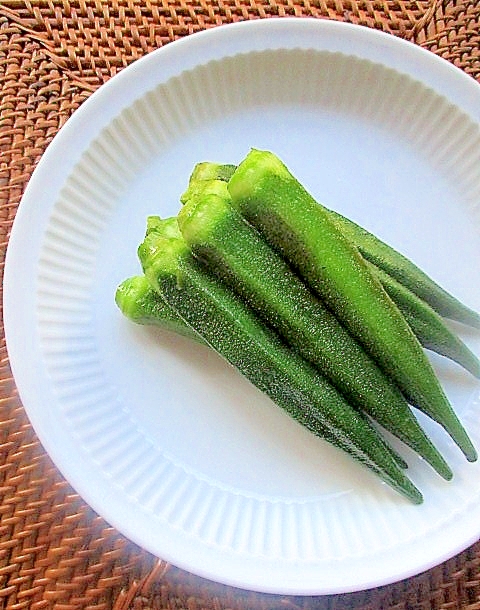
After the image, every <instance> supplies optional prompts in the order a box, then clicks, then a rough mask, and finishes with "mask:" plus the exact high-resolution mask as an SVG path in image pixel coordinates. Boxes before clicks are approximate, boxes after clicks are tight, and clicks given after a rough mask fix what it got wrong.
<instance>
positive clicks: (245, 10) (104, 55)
mask: <svg viewBox="0 0 480 610" xmlns="http://www.w3.org/2000/svg"><path fill="white" fill-rule="evenodd" d="M284 16H296V17H316V18H328V19H336V20H341V21H349V22H352V23H356V24H361V25H365V26H368V27H371V28H376V29H380V30H383V31H385V32H388V33H390V34H392V35H395V36H399V37H402V38H404V39H407V40H410V41H413V42H415V43H417V44H419V45H421V46H423V47H425V48H427V49H429V50H430V51H432V52H434V53H436V54H438V55H440V56H441V57H443V58H445V59H447V60H448V61H451V62H452V63H454V64H455V65H456V66H458V67H459V68H461V69H462V70H464V71H465V72H466V73H468V74H469V75H470V76H471V77H473V78H475V79H477V80H478V81H479V82H480V3H479V1H478V0H418V1H409V0H303V1H302V0H298V1H296V0H270V1H269V2H264V1H261V0H259V1H257V0H212V1H208V0H178V1H170V0H119V1H117V0H4V1H3V2H0V87H1V96H0V146H1V157H0V162H1V166H0V240H1V245H2V248H1V253H2V254H1V259H0V260H1V272H2V273H3V261H4V255H5V249H6V245H7V242H8V235H9V231H10V228H11V225H12V222H13V219H14V216H15V212H16V209H17V206H18V204H19V202H20V199H21V196H22V194H23V191H24V189H25V186H26V184H27V182H28V180H29V178H30V176H31V174H32V172H33V170H34V168H35V166H36V164H37V163H38V161H39V159H40V157H41V156H42V154H43V152H44V151H45V149H46V147H47V145H48V144H49V142H50V141H51V140H52V138H53V137H54V136H55V134H56V133H57V132H58V130H59V129H60V127H61V126H62V125H63V124H64V123H65V121H66V120H67V119H68V118H69V117H70V116H71V115H72V113H73V112H74V111H75V110H76V109H77V108H78V107H79V106H80V105H81V104H82V102H84V101H85V100H86V99H87V98H88V96H89V95H90V94H91V93H92V92H93V91H94V90H96V89H97V88H98V87H99V86H100V85H102V84H103V83H104V82H106V81H107V80H108V79H109V78H111V77H112V76H114V75H115V74H116V73H117V72H118V71H120V70H121V69H122V68H124V67H125V66H127V65H129V64H130V63H132V62H133V61H135V60H136V59H138V58H140V57H141V56H143V55H145V54H146V53H148V52H150V51H152V50H154V49H156V48H158V47H161V46H162V45H165V44H168V43H169V42H171V41H173V40H175V39H178V38H181V37H184V36H187V35H189V34H191V33H193V32H196V31H199V30H203V29H206V28H211V27H216V26H218V25H220V24H223V23H230V22H234V21H241V20H247V19H263V18H269V17H284ZM0 342H1V343H0V355H1V360H0V608H8V609H11V610H19V609H21V608H29V609H31V610H40V609H50V608H56V609H58V610H74V609H75V610H80V609H82V610H90V609H91V610H93V609H95V610H100V609H102V610H103V609H105V610H106V609H113V610H127V609H132V610H133V609H135V610H147V609H159V608H162V609H172V610H173V609H175V610H177V609H188V610H200V609H208V610H222V609H227V608H229V609H230V608H231V609H236V610H244V609H245V610H246V609H252V610H254V609H277V608H278V609H282V610H288V609H289V608H291V609H292V610H293V609H297V608H298V609H303V610H313V609H323V608H325V609H327V608H328V609H332V610H333V609H339V610H340V609H346V608H358V609H364V610H367V609H368V610H377V609H387V608H391V609H396V610H423V609H425V610H427V609H434V610H437V609H438V610H440V609H442V610H454V609H460V608H462V609H466V610H480V543H477V544H475V545H473V546H472V547H471V548H469V549H467V550H465V551H464V552H462V553H460V554H459V555H458V556H456V557H454V558H452V559H451V560H449V561H446V562H445V563H443V564H442V565H440V566H438V567H436V568H434V569H432V570H430V571H428V572H426V573H424V574H421V575H419V576H416V577H414V578H410V579H407V580H405V581H402V582H399V583H396V584H393V585H389V586H385V587H380V588H377V589H372V590H369V591H365V592H360V593H352V594H347V595H337V596H326V597H285V596H273V595H266V594H258V593H253V592H248V591H241V590H237V589H234V588H232V587H227V586H224V585H219V584H216V583H212V582H209V581H206V580H203V579H201V578H198V577H195V576H192V575H190V574H188V573H186V572H183V571H182V570H179V569H177V568H175V567H173V566H171V565H168V564H166V563H165V562H164V561H162V560H161V559H158V558H155V557H153V556H151V555H150V554H148V553H147V552H145V551H143V550H142V549H140V548H138V547H137V546H135V545H134V544H133V543H131V542H129V541H128V540H126V539H125V538H124V537H123V536H122V535H121V534H120V533H119V532H117V531H116V530H114V529H113V528H112V527H110V526H109V525H108V524H107V523H105V521H104V520H103V519H102V518H101V517H99V516H98V515H96V514H95V513H94V512H93V511H92V510H91V509H90V508H89V507H88V506H87V505H86V504H85V503H84V502H83V501H82V499H81V498H80V497H79V496H78V495H77V494H76V493H75V492H74V491H73V490H72V488H71V487H70V486H69V484H68V483H67V482H66V481H65V480H64V479H63V478H62V476H61V475H60V474H59V472H58V471H57V469H56V468H55V466H54V465H53V464H52V462H51V460H50V458H49V457H48V455H47V454H46V453H45V451H44V450H43V448H42V446H41V445H40V443H39V441H38V439H37V437H36V435H35V433H34V431H33V430H32V428H31V426H30V423H29V421H28V419H27V417H26V415H25V412H24V410H23V407H22V405H21V403H20V400H19V398H18V395H17V393H16V388H15V384H14V381H13V379H12V374H11V371H10V368H9V363H8V357H7V353H6V347H5V339H4V335H3V326H2V334H1V337H0Z"/></svg>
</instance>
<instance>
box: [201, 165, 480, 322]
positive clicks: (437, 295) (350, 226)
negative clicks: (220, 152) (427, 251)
mask: <svg viewBox="0 0 480 610" xmlns="http://www.w3.org/2000/svg"><path fill="white" fill-rule="evenodd" d="M236 168H237V166H236V165H233V164H225V165H221V164H220V163H209V162H202V163H198V164H197V165H196V166H195V168H194V170H193V172H192V175H191V179H190V182H191V183H195V182H198V181H201V180H213V179H217V180H226V181H227V182H228V181H229V180H230V178H231V177H232V176H233V174H234V172H235V170H236ZM325 209H326V211H327V212H328V213H329V214H330V215H331V217H332V219H333V220H334V221H335V222H337V223H338V225H339V227H340V229H341V230H342V233H343V234H344V235H345V236H346V237H347V238H348V239H350V240H351V241H352V243H354V244H355V245H356V247H357V248H358V249H359V251H360V253H361V254H362V255H363V257H364V258H365V259H366V260H368V261H369V262H371V263H373V264H374V265H375V267H376V268H378V269H380V270H381V271H383V272H385V273H387V274H388V275H389V276H390V277H392V278H393V279H395V280H396V281H397V282H399V283H400V284H402V285H403V286H405V287H406V288H408V289H409V290H410V291H411V292H413V294H415V295H416V296H417V297H418V298H420V299H422V300H423V301H425V302H426V303H427V304H428V305H430V307H431V308H432V309H434V311H436V312H437V313H438V314H439V315H440V316H442V317H444V318H449V319H451V320H455V321H456V322H462V323H463V324H466V325H468V326H472V327H473V328H480V314H479V313H478V312H476V311H474V310H472V309H471V308H470V307H467V306H466V305H465V304H464V303H462V302H461V301H459V300H458V299H457V298H456V297H455V296H453V295H452V294H450V293H449V292H448V291H446V290H445V289H444V288H443V287H442V286H440V285H439V284H438V283H437V282H435V280H433V279H432V278H431V277H430V276H428V275H427V274H426V273H425V272H424V271H423V270H422V269H420V268H419V267H418V266H417V265H415V263H413V262H412V261H411V260H409V259H408V258H407V257H405V256H404V255H403V254H401V253H400V252H398V251H397V250H395V249H394V248H392V247H391V246H389V245H388V244H386V243H385V242H383V241H382V240H380V239H379V238H378V237H376V236H375V235H373V234H372V233H370V232H369V231H367V230H366V229H364V228H363V227H361V226H360V225H358V224H357V223H355V222H354V221H352V220H350V219H349V218H346V217H345V216H343V215H342V214H340V213H339V212H336V211H334V210H331V209H328V208H325Z"/></svg>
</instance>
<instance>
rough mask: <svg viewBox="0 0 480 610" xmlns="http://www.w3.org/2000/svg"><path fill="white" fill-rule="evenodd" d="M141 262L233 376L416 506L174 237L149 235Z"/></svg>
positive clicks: (405, 482) (343, 414) (408, 487)
mask: <svg viewBox="0 0 480 610" xmlns="http://www.w3.org/2000/svg"><path fill="white" fill-rule="evenodd" d="M138 252H139V258H140V261H141V263H142V267H143V269H144V273H145V275H146V277H147V278H148V280H149V281H150V283H151V285H152V287H153V288H154V289H155V290H156V291H157V292H158V293H159V294H160V295H161V296H162V298H163V299H164V300H165V301H166V302H167V303H169V304H170V306H171V307H172V308H173V309H174V310H175V311H176V312H177V313H178V315H179V316H180V317H181V318H182V320H183V321H184V322H185V323H186V324H187V325H189V326H190V327H191V328H193V329H194V331H195V332H197V333H198V334H199V335H200V336H201V337H202V338H203V340H204V341H205V342H206V343H207V344H208V345H210V347H212V348H213V349H214V350H216V351H217V353H219V354H220V355H221V356H222V357H223V358H224V359H225V360H226V361H227V362H229V363H230V364H231V365H232V366H233V367H234V368H235V369H236V370H238V371H239V372H240V373H241V374H243V375H244V376H245V377H246V378H247V379H249V380H250V382H251V383H253V384H254V385H255V386H256V387H257V388H258V389H259V390H261V391H262V392H265V393H266V394H267V395H268V396H269V397H270V398H271V399H272V400H273V401H274V402H275V403H276V404H277V405H279V406H280V407H281V408H283V409H284V410H285V411H286V412H287V413H288V414H289V415H290V416H291V417H293V418H294V419H295V420H297V421H298V422H299V423H300V424H302V425H304V426H306V427H307V428H308V429H310V430H311V431H314V430H316V429H317V427H318V424H320V427H321V429H326V430H327V431H328V435H329V437H328V440H330V439H332V440H334V443H335V444H336V446H337V447H340V448H342V449H343V450H344V451H347V452H348V453H349V455H351V456H352V457H354V458H355V459H356V460H357V461H359V462H361V463H362V464H364V465H365V466H367V467H368V468H369V469H370V470H371V471H373V472H375V473H376V474H377V475H378V476H379V477H381V479H382V480H383V481H385V482H387V483H388V484H389V485H391V486H392V487H393V488H394V489H395V490H397V491H398V492H400V493H402V494H403V495H404V496H406V497H407V498H408V499H410V500H411V501H412V502H414V503H417V504H418V503H420V502H422V495H421V493H420V491H419V490H418V489H417V488H416V487H415V485H414V484H413V483H412V482H411V481H410V479H409V478H408V477H407V476H406V475H405V474H404V472H402V470H401V469H400V468H399V466H398V464H397V463H396V461H395V459H394V457H393V456H392V454H391V452H390V451H389V450H388V448H387V447H386V445H385V442H384V441H383V440H382V439H381V438H380V436H379V434H378V433H377V431H376V430H375V429H374V428H373V426H372V425H370V424H369V423H368V421H367V420H366V419H365V418H363V417H362V416H361V415H360V414H359V413H357V412H356V411H355V409H353V408H352V407H350V406H349V405H348V404H347V403H346V401H345V400H344V398H343V397H342V396H341V394H340V393H338V392H337V391H336V390H335V389H334V388H333V387H332V386H331V385H330V384H329V383H328V382H327V381H326V380H325V379H324V378H323V377H322V376H321V375H320V374H319V373H318V372H317V371H316V370H315V369H314V368H313V367H311V365H309V364H308V363H307V362H306V361H305V360H304V359H302V358H301V357H300V356H298V355H297V354H296V353H295V352H294V351H293V350H290V349H288V348H287V347H286V346H285V345H284V344H283V343H282V342H281V341H280V340H279V339H278V337H277V335H275V334H274V333H273V332H272V331H270V330H269V329H268V328H267V327H266V326H265V325H263V324H261V323H260V321H259V320H258V318H257V317H256V316H255V315H254V314H253V312H252V311H251V310H250V309H249V308H248V307H247V306H246V305H245V304H244V303H243V302H242V301H241V300H240V299H238V298H236V297H235V295H234V294H233V292H231V291H230V290H228V289H226V288H225V286H224V285H223V284H222V283H221V282H219V281H218V280H216V279H215V278H213V277H212V276H211V275H210V274H208V273H206V271H205V269H204V268H203V267H202V266H201V265H200V264H199V263H198V261H196V260H195V259H194V258H193V257H192V256H191V253H190V250H189V248H188V246H187V245H186V243H185V242H184V241H183V240H182V239H181V238H180V237H177V238H174V237H168V238H165V237H162V236H161V234H159V233H158V232H156V231H151V232H150V233H149V234H148V235H147V236H146V237H145V240H144V241H143V243H142V244H141V245H140V247H139V251H138Z"/></svg>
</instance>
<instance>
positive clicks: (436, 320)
mask: <svg viewBox="0 0 480 610" xmlns="http://www.w3.org/2000/svg"><path fill="white" fill-rule="evenodd" d="M235 170H236V166H235V165H220V164H219V163H209V162H203V163H198V164H197V165H196V166H195V168H194V170H193V172H192V175H191V177H190V182H189V187H188V189H187V191H186V192H185V193H184V195H183V196H182V197H181V200H182V202H183V203H185V201H187V200H188V198H189V197H191V196H192V195H193V194H194V193H195V192H198V190H199V189H200V190H201V188H202V183H204V181H206V180H215V179H217V180H224V181H226V182H228V181H229V179H230V178H231V177H232V175H233V174H234V172H235ZM331 214H332V215H333V216H334V219H335V220H336V221H337V222H338V223H339V227H340V229H341V230H342V232H343V233H344V234H346V235H347V237H348V238H349V239H352V240H355V236H356V233H355V231H358V232H360V243H364V242H365V241H366V240H365V238H364V237H363V236H364V233H365V231H364V229H362V228H361V227H359V226H358V225H355V223H352V222H351V221H349V220H348V219H346V218H344V217H343V216H341V215H340V214H337V213H336V212H333V211H331ZM342 222H343V223H344V224H342ZM344 229H345V230H344ZM372 238H373V239H375V238H374V237H373V236H372ZM353 243H355V245H357V244H356V242H355V241H353ZM385 247H387V246H385ZM366 260H367V259H366ZM403 260H404V259H403ZM367 262H368V264H369V267H370V270H371V272H372V273H373V274H374V275H375V276H376V277H377V278H378V279H379V280H380V281H381V283H382V285H383V287H384V289H385V290H386V292H387V294H388V295H389V297H390V298H391V299H392V301H393V302H394V303H395V304H396V305H397V307H398V308H399V309H400V311H401V312H402V314H403V315H404V317H405V319H406V320H407V322H408V324H409V326H410V328H411V329H412V330H413V332H414V333H415V335H416V337H417V338H418V340H419V341H420V343H421V344H422V345H423V347H425V348H426V349H429V350H431V351H434V352H436V353H438V354H441V355H442V356H446V357H447V358H450V359H451V360H453V361H455V362H457V363H458V364H460V365H461V366H463V367H464V368H465V369H466V370H467V371H469V372H470V373H472V375H474V376H475V377H479V376H480V363H479V361H478V358H477V357H476V356H475V355H474V354H473V353H472V352H471V351H470V350H469V349H468V347H467V346H466V345H465V344H464V343H463V341H461V339H460V338H459V337H458V336H457V335H456V334H455V333H454V332H453V331H452V330H451V329H450V328H449V327H448V326H447V324H446V323H445V322H444V320H443V319H442V316H441V315H440V314H439V313H437V311H435V310H434V309H433V308H432V307H431V306H430V305H429V304H428V303H427V302H426V301H424V300H423V299H421V298H420V297H419V296H418V295H417V294H415V293H414V292H412V291H411V290H410V289H409V288H407V287H406V286H404V285H403V284H402V283H400V282H399V281H398V280H397V279H395V277H393V276H392V275H389V274H388V273H387V272H385V271H384V270H383V269H382V268H380V267H377V266H376V265H374V264H373V263H370V262H369V261H367ZM403 266H405V264H403ZM410 267H411V266H410ZM397 275H398V273H397ZM431 282H433V280H430V283H431ZM451 298H452V299H453V297H451ZM450 301H451V300H450ZM457 303H458V301H457ZM459 308H460V309H459ZM457 310H458V311H460V310H461V311H464V312H465V311H466V310H467V311H469V312H470V313H471V310H468V309H466V308H465V307H464V306H463V305H461V303H458V306H457Z"/></svg>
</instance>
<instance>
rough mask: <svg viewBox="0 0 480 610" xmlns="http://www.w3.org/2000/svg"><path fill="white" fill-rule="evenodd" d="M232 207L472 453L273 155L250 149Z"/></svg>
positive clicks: (398, 329)
mask: <svg viewBox="0 0 480 610" xmlns="http://www.w3.org/2000/svg"><path fill="white" fill-rule="evenodd" d="M228 188H229V191H230V194H231V196H232V201H233V204H234V205H235V207H236V208H237V209H238V210H240V211H241V213H242V215H243V216H244V217H245V218H246V219H247V220H248V221H249V222H250V223H251V224H253V225H254V226H256V227H257V229H258V230H259V231H260V232H261V233H262V234H263V236H264V237H265V239H266V240H267V241H268V242H269V243H270V244H271V245H272V246H273V247H274V248H276V249H277V250H278V251H279V252H281V253H282V255H283V256H284V257H285V258H286V259H287V260H288V261H289V262H290V264H291V265H292V266H293V267H294V268H295V269H296V271H297V272H298V273H299V274H300V275H301V276H302V277H303V278H304V280H305V281H306V282H307V283H308V285H309V286H310V287H311V289H312V290H313V291H314V292H316V293H317V294H318V295H319V296H320V298H322V300H324V302H325V303H326V305H327V306H328V307H329V308H331V309H332V310H333V311H334V312H335V314H336V316H337V317H338V318H339V320H340V321H341V322H342V323H343V324H345V326H346V327H347V328H348V329H349V331H350V332H351V333H352V334H353V335H354V336H355V337H357V339H358V340H359V341H360V343H361V344H362V345H363V346H364V348H365V349H366V350H367V351H368V352H369V353H370V354H371V356H372V357H373V358H374V359H375V361H377V362H378V363H379V364H380V365H381V366H382V368H383V369H384V371H385V372H386V374H388V375H390V376H391V377H392V378H393V379H394V380H395V381H396V383H397V384H398V386H399V388H400V389H401V390H402V392H403V393H404V394H405V396H406V397H407V399H408V400H409V401H410V402H411V403H412V404H414V405H415V406H416V407H418V408H420V409H422V410H423V411H424V412H425V413H427V414H428V415H429V416H430V417H431V418H432V419H434V420H435V421H437V422H438V423H439V424H441V425H442V426H443V427H444V428H445V430H446V431H447V432H448V433H449V434H450V436H451V437H452V439H453V440H454V441H455V442H456V443H457V445H458V446H459V447H460V449H461V450H462V451H463V453H464V454H465V456H466V458H467V459H468V460H469V461H474V460H476V459H477V452H476V450H475V448H474V446H473V444H472V442H471V440H470V438H469V437H468V435H467V433H466V431H465V429H464V428H463V426H462V424H461V422H460V421H459V419H458V417H457V416H456V414H455V412H454V410H453V409H452V407H451V405H450V403H449V401H448V399H447V397H446V396H445V393H444V392H443V389H442V387H441V385H440V383H439V381H438V379H437V378H436V376H435V373H434V371H433V369H432V367H431V364H430V362H429V360H428V358H427V356H426V355H425V353H424V351H423V349H422V346H421V345H420V343H419V341H418V340H417V338H416V337H415V335H414V333H413V331H412V330H411V329H410V327H409V326H408V324H407V322H406V321H405V319H404V317H403V316H402V314H401V313H400V311H399V309H398V308H397V307H396V306H395V305H394V303H393V302H392V301H391V299H390V298H389V297H388V295H387V294H386V292H385V290H384V289H383V287H382V285H381V284H380V282H379V281H378V279H377V278H375V277H374V276H373V275H372V273H371V272H370V270H369V268H368V267H367V265H366V262H365V260H364V259H363V258H362V256H361V254H360V253H359V251H358V250H357V249H356V248H355V246H354V245H353V244H352V243H351V241H350V240H349V239H347V238H346V237H345V236H344V235H343V233H342V232H341V230H340V229H339V227H338V225H337V224H336V223H335V222H334V221H333V220H332V219H331V216H330V214H329V212H328V211H327V210H326V209H325V208H324V207H323V206H322V205H320V204H319V203H318V202H317V201H315V200H314V199H313V197H312V196H311V195H310V194H309V193H308V192H307V191H306V190H305V189H304V188H303V186H302V185H301V184H300V183H299V182H298V180H296V179H295V178H294V176H292V174H291V173H290V172H289V170H288V169H287V167H286V166H285V165H284V164H283V163H282V162H281V161H280V159H278V157H276V156H275V155H273V154H272V153H269V152H263V151H258V150H252V151H251V152H250V153H249V154H248V155H247V157H246V159H245V160H244V161H242V163H241V164H240V165H239V167H238V168H237V170H236V171H235V173H234V174H233V176H232V177H231V179H230V181H229V183H228Z"/></svg>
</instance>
